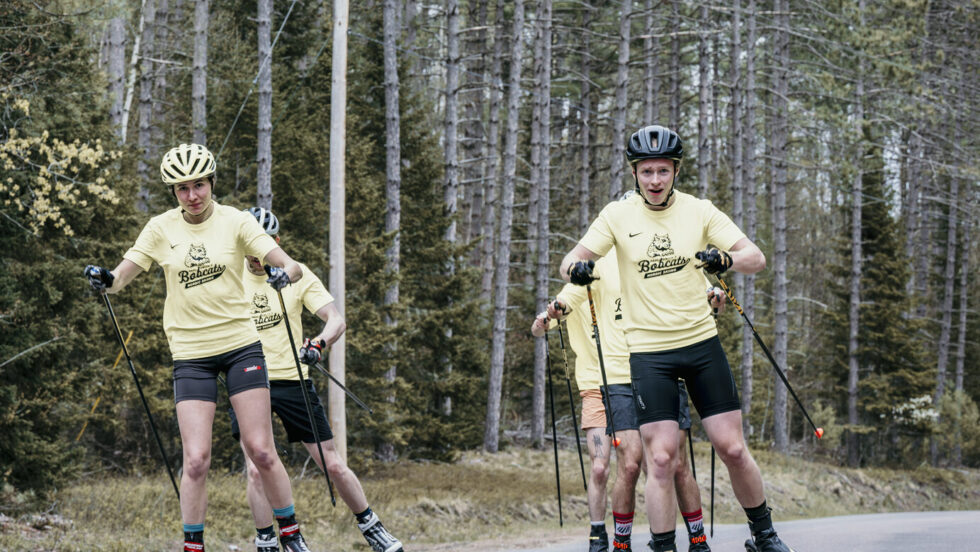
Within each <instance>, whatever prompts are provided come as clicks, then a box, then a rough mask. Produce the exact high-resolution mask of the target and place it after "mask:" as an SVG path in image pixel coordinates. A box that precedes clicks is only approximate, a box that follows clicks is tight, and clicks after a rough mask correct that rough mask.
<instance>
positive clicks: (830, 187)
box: [0, 0, 980, 502]
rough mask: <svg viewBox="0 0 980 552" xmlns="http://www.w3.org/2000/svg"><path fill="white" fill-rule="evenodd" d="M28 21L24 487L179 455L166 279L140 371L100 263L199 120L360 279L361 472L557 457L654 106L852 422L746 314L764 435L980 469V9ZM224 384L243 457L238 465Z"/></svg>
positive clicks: (142, 3)
mask: <svg viewBox="0 0 980 552" xmlns="http://www.w3.org/2000/svg"><path fill="white" fill-rule="evenodd" d="M341 7H343V10H341V9H340V8H341ZM347 10H349V11H347ZM338 14H342V16H343V19H342V20H338ZM0 28H2V29H3V30H2V33H0V43H2V46H0V201H2V204H0V234H2V240H3V244H4V245H3V247H2V248H0V249H2V251H0V289H2V294H0V329H2V332H0V376H2V377H0V434H2V435H3V438H2V439H0V477H2V482H3V487H2V488H0V497H3V500H4V501H7V502H9V501H10V500H13V499H11V498H10V497H11V496H18V495H20V496H23V495H24V493H32V494H33V495H34V496H37V497H43V496H45V493H48V492H51V491H53V490H55V489H58V488H59V487H61V486H63V485H65V484H66V483H67V482H69V481H72V480H75V479H76V478H78V477H80V476H82V475H83V474H93V473H118V474H134V473H146V472H153V473H157V472H158V471H159V470H161V462H160V452H159V447H158V445H157V438H159V441H160V444H162V446H163V449H164V450H166V451H167V454H168V456H169V458H168V459H169V461H170V463H171V464H172V465H173V466H175V467H176V468H178V469H179V467H180V466H179V464H180V460H181V454H180V450H181V449H180V447H181V439H180V434H179V432H178V428H177V422H176V417H175V414H174V396H173V380H172V371H173V362H172V359H171V355H170V351H169V349H168V344H167V339H166V337H165V335H164V332H163V326H162V325H161V313H162V312H163V302H164V295H165V289H166V286H165V283H164V280H163V277H162V276H163V273H162V271H161V270H160V268H159V267H158V266H156V265H154V267H153V269H152V270H150V271H148V272H147V273H146V274H144V275H143V276H142V277H141V278H139V279H137V280H135V281H134V283H133V284H132V285H131V286H129V288H127V290H126V291H125V292H123V293H120V294H118V295H113V301H114V303H113V308H114V313H115V317H116V319H117V320H118V324H119V327H120V330H121V333H122V335H123V336H126V337H127V338H128V341H127V347H128V351H129V353H130V355H131V358H132V366H133V367H134V368H135V372H136V375H138V380H134V378H133V374H131V373H130V365H129V363H128V361H127V359H126V357H125V355H123V354H122V351H121V349H120V345H119V341H118V340H117V339H116V337H115V333H114V332H115V329H114V327H113V320H112V319H111V318H110V317H109V316H108V313H107V310H106V308H105V304H104V303H103V302H102V300H101V299H100V298H99V296H98V295H97V294H95V293H93V291H92V289H91V288H90V287H89V285H88V282H87V281H86V279H85V277H84V276H83V268H84V267H85V266H86V265H88V264H101V265H104V266H107V267H110V268H111V267H112V266H115V264H114V263H116V262H118V260H119V259H121V258H122V255H123V253H124V252H125V251H126V250H127V249H128V248H129V247H130V246H131V245H132V244H133V242H134V240H135V239H136V237H137V235H138V234H139V233H140V230H141V229H142V228H143V226H144V225H145V224H146V222H147V221H148V220H149V219H150V217H152V216H154V215H157V214H159V213H162V212H164V211H166V210H168V209H172V208H173V207H175V201H174V198H173V196H172V195H171V193H170V191H169V189H168V188H167V186H165V185H164V184H163V183H162V182H161V179H160V172H159V166H160V159H161V156H162V155H163V154H164V153H165V152H166V151H167V150H168V149H169V148H171V147H173V146H176V145H178V144H181V143H198V144H204V145H206V146H207V147H208V148H209V149H210V150H211V151H212V152H213V153H214V156H215V157H216V162H217V172H216V181H215V185H214V194H215V198H216V199H217V201H219V202H220V203H221V204H225V205H231V206H234V207H237V208H239V209H243V208H248V207H251V206H253V205H255V206H260V207H265V208H267V209H271V210H272V211H274V212H275V213H276V215H277V216H278V217H279V220H280V222H281V224H282V230H281V237H282V242H281V245H282V247H283V248H284V249H285V250H286V251H288V252H289V254H290V255H291V256H292V257H293V258H294V259H297V260H298V261H301V262H303V263H305V264H306V265H307V266H308V267H310V270H312V271H313V272H315V274H316V276H318V277H319V278H320V279H321V280H322V281H323V282H324V284H325V285H326V286H327V288H328V289H329V290H330V292H331V293H332V294H333V295H334V296H335V297H336V298H337V304H338V306H339V307H340V309H341V311H342V312H343V314H344V317H345V319H346V322H347V331H346V333H345V334H344V337H343V338H342V339H341V340H340V341H338V342H337V343H336V344H335V345H334V347H333V348H332V350H331V352H330V354H329V365H330V366H329V367H330V371H331V372H332V373H334V374H335V375H338V377H343V378H344V379H343V381H344V383H345V385H346V386H347V387H348V388H350V389H351V390H352V391H354V392H355V393H356V394H357V395H358V396H360V397H361V398H363V399H364V400H365V401H366V402H367V403H369V405H370V406H371V408H372V409H373V413H368V412H367V411H366V410H364V409H361V408H358V407H357V406H356V405H355V404H354V403H353V402H351V401H350V400H349V399H347V400H346V402H345V398H344V394H343V392H342V391H340V390H339V389H337V388H335V387H333V386H332V385H331V386H330V387H329V398H328V399H327V401H328V402H329V405H330V412H329V416H330V421H331V426H333V427H334V429H335V432H337V433H338V434H339V435H342V436H343V438H342V439H341V440H340V442H339V443H338V446H339V447H340V448H341V449H342V450H343V451H344V452H343V453H344V454H345V455H346V457H347V458H348V459H349V462H350V464H351V465H352V466H353V467H355V468H357V467H358V466H364V465H366V464H385V463H392V462H402V461H431V462H453V461H454V460H456V459H457V458H458V457H459V455H460V454H461V453H463V452H465V451H471V450H483V451H485V452H487V453H497V451H501V450H504V449H507V448H514V447H530V448H544V447H548V448H550V447H551V443H550V442H549V441H550V440H551V439H552V437H551V428H550V425H551V421H550V420H551V416H550V414H546V405H547V402H546V398H547V394H546V383H547V380H548V377H547V374H548V372H547V363H548V361H549V359H550V360H551V362H552V369H553V371H554V372H555V376H554V378H553V381H554V383H555V385H556V386H557V388H556V391H557V393H559V394H560V395H559V396H560V397H562V398H564V396H565V392H564V390H563V387H564V386H565V383H564V381H563V380H564V376H563V375H562V374H563V372H564V370H563V367H562V361H561V359H562V353H563V351H562V347H563V344H560V343H559V342H558V339H556V338H553V337H551V336H549V339H548V341H545V340H544V339H543V338H535V337H533V336H532V335H531V333H530V331H529V328H530V326H531V322H532V321H533V319H534V317H535V315H536V314H537V313H540V312H542V311H543V310H545V307H546V303H547V302H548V301H549V300H551V299H552V298H554V296H555V294H556V293H557V292H558V291H559V289H560V288H561V287H562V285H563V284H564V282H562V281H561V280H560V279H559V272H558V267H559V264H560V263H561V260H562V258H563V257H564V256H565V254H566V253H568V252H569V251H570V250H571V249H572V248H573V247H574V246H575V244H576V243H577V242H578V240H579V239H580V238H581V237H582V236H583V235H584V234H585V232H586V230H587V229H588V228H589V225H590V223H591V222H592V221H593V219H595V217H596V215H597V214H598V213H599V211H600V210H601V209H602V207H603V206H605V205H606V204H607V203H609V202H610V201H613V200H616V199H618V198H619V197H620V196H622V195H623V193H624V192H627V191H628V190H631V189H633V186H634V180H633V175H632V173H631V170H630V165H629V164H627V163H626V160H625V158H624V150H625V148H626V142H627V138H628V137H629V136H630V134H631V133H632V132H634V131H635V130H636V129H639V128H641V127H644V126H646V125H651V124H659V125H663V126H666V127H669V128H671V129H674V130H675V131H676V132H677V133H678V134H679V136H680V137H681V138H682V139H683V143H684V150H685V155H684V159H683V162H682V164H681V172H680V174H679V176H678V179H677V181H676V186H677V189H678V190H680V191H683V192H686V193H689V194H692V195H694V196H697V197H702V198H708V199H710V200H711V201H712V202H713V203H714V204H715V206H717V207H718V208H719V209H720V210H721V211H722V212H724V213H726V214H727V215H728V216H730V217H731V219H732V220H733V221H734V222H735V223H736V224H737V225H738V226H739V227H740V228H742V229H743V231H744V232H745V233H746V235H747V236H748V237H749V238H750V239H751V240H752V241H753V242H755V243H756V244H757V245H758V246H759V247H760V248H761V250H762V251H763V252H764V253H765V256H766V261H767V266H766V269H765V270H763V271H762V272H759V273H758V274H754V275H743V274H735V273H729V274H726V275H725V276H724V278H725V279H726V283H727V284H728V285H729V287H730V288H731V292H732V294H733V296H734V297H735V298H736V299H737V300H738V302H739V304H740V305H741V307H742V308H743V309H744V314H745V316H746V317H747V318H748V319H749V320H751V322H752V324H753V325H754V328H755V330H756V331H757V332H758V334H759V336H760V337H761V339H762V341H763V342H764V343H765V344H766V345H767V347H768V349H769V350H770V351H771V354H772V357H773V359H774V360H775V361H776V363H777V364H778V365H779V366H780V367H781V368H782V369H783V370H784V371H785V374H786V377H787V379H788V381H789V382H790V384H791V386H792V391H793V392H795V395H796V396H798V398H799V401H800V402H801V403H802V405H803V406H804V407H805V408H806V411H807V413H808V414H809V416H810V417H811V418H812V419H813V421H814V422H815V423H816V424H817V425H819V426H821V427H822V428H823V429H824V430H825V435H824V437H823V438H822V439H819V440H818V439H816V438H815V436H814V432H813V428H812V427H811V426H810V423H809V421H808V420H807V418H806V417H805V416H804V415H803V413H802V411H801V410H800V408H799V406H798V405H797V403H796V400H795V399H794V396H793V394H792V393H788V389H787V387H786V386H785V385H784V384H783V383H782V381H781V380H780V378H779V377H778V375H777V373H776V372H775V371H774V370H773V367H772V363H771V362H770V360H769V358H768V357H767V356H766V353H765V352H764V351H763V349H762V348H761V347H760V345H759V344H758V343H757V341H756V339H755V336H754V334H753V332H752V329H751V327H750V326H749V325H748V324H746V323H745V322H744V319H743V317H742V316H740V314H739V311H738V310H736V309H735V308H732V306H731V305H729V308H727V309H726V310H725V311H724V312H723V313H722V315H721V316H719V318H718V320H717V323H718V328H719V334H720V335H721V338H722V342H723V344H724V347H725V350H726V351H727V353H728V360H729V363H730V364H731V367H732V371H733V373H734V374H735V378H736V381H737V385H738V390H739V394H740V396H741V400H742V414H743V430H744V433H745V436H746V439H747V440H748V442H749V443H750V445H752V446H753V447H761V448H772V449H774V450H775V451H777V452H779V453H782V454H786V455H797V456H804V455H805V456H812V457H821V458H823V459H825V460H827V461H829V462H832V463H838V464H840V465H842V466H850V467H896V466H910V465H911V466H914V465H920V464H927V465H932V466H938V467H962V466H965V467H973V468H977V467H980V413H978V407H977V404H978V403H980V360H978V359H980V315H978V306H980V295H978V294H977V293H976V292H975V291H973V292H971V291H970V289H971V286H975V285H977V283H976V281H975V280H976V276H977V273H978V269H977V267H978V264H980V246H978V242H976V241H974V240H973V239H972V236H974V235H975V234H976V233H977V231H978V228H977V221H978V216H977V213H978V201H980V193H978V192H980V185H978V183H980V164H978V159H980V141H978V138H977V137H978V136H980V80H978V77H980V49H978V48H977V44H978V38H980V33H978V29H980V4H978V3H977V2H976V1H972V0H890V1H882V2H873V1H869V0H829V1H812V0H794V1H790V0H732V1H730V2H722V3H717V4H711V3H703V2H692V1H690V0H672V1H669V0H657V1H655V0H574V1H572V0H569V1H565V0H508V1H504V0H359V1H356V2H351V3H350V5H349V8H348V6H347V2H346V1H341V0H336V1H327V0H257V1H243V0H33V1H31V0H6V1H4V2H2V3H0ZM712 281H714V280H712ZM305 316H306V318H305V320H306V322H307V323H308V324H310V325H312V324H314V320H315V318H314V317H313V316H312V315H310V314H309V313H307V314H306V315H305ZM202 331H206V330H202ZM568 354H569V355H571V351H568ZM324 360H325V362H324V364H325V365H326V364H327V362H326V359H324ZM569 362H571V359H570V360H569ZM317 377H319V376H317ZM136 381H138V382H139V384H140V387H139V388H137V384H136ZM572 382H573V384H574V379H573V380H572ZM319 385H320V386H321V388H322V389H323V390H324V391H325V392H324V395H323V396H324V397H325V398H326V397H327V395H328V393H327V392H326V390H327V389H328V383H327V381H326V380H325V379H324V380H323V381H322V383H320V384H319ZM220 395H221V397H219V404H218V412H219V414H218V415H217V416H216V420H215V429H214V433H215V436H216V437H215V439H214V445H213V446H214V448H213V452H212V459H211V467H212V471H214V470H220V471H226V472H233V471H236V470H238V471H240V470H241V469H242V467H243V455H242V452H241V449H240V448H239V446H238V444H237V443H236V442H235V441H234V440H232V439H230V438H225V437H224V436H225V434H226V433H227V417H226V416H223V415H222V412H224V411H226V410H227V409H228V399H227V396H225V394H224V392H223V390H222V392H221V393H220ZM576 396H577V393H576ZM144 398H145V402H146V409H148V411H149V412H150V413H151V414H152V416H153V420H154V421H155V426H151V424H150V421H149V419H148V417H147V416H146V409H145V408H144V404H143V400H144ZM559 422H560V423H559V431H560V432H561V433H562V434H563V435H565V436H566V437H564V438H562V439H561V442H562V446H563V447H567V446H569V445H568V443H569V441H568V439H567V436H568V435H571V432H572V425H571V421H570V419H569V417H568V416H567V415H565V416H564V417H563V418H562V419H560V420H559ZM695 428H696V429H695V438H696V439H698V440H703V439H705V436H704V433H703V431H700V430H698V429H697V424H695ZM157 435H158V437H157ZM283 446H285V447H286V448H287V449H288V450H294V451H295V452H294V453H292V454H289V455H286V456H284V462H285V463H286V465H287V468H289V469H290V471H292V469H293V467H295V466H299V465H301V464H302V462H303V460H305V454H300V453H299V451H300V450H301V449H302V447H300V446H298V445H296V446H293V445H285V441H283ZM571 446H572V447H574V441H572V445H571ZM289 447H293V448H289Z"/></svg>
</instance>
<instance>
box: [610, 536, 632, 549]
mask: <svg viewBox="0 0 980 552" xmlns="http://www.w3.org/2000/svg"><path fill="white" fill-rule="evenodd" d="M613 550H614V552H633V548H632V547H631V546H630V539H627V540H624V541H623V540H619V537H614V538H613Z"/></svg>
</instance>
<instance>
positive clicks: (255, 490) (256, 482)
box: [242, 445, 273, 528]
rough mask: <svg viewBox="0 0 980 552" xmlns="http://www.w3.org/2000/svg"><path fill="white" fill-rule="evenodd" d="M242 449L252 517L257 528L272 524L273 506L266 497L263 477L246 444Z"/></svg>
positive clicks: (246, 491) (246, 490)
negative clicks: (246, 448) (250, 456)
mask: <svg viewBox="0 0 980 552" xmlns="http://www.w3.org/2000/svg"><path fill="white" fill-rule="evenodd" d="M242 451H243V452H245V469H246V471H247V473H248V485H247V487H246V489H245V496H246V498H248V507H249V508H251V510H252V519H253V520H255V527H256V528H263V527H268V526H270V525H272V521H273V520H272V506H270V505H269V499H267V498H266V497H265V487H263V486H262V477H261V476H260V475H259V469H258V468H256V467H255V464H254V463H252V459H251V458H249V457H248V452H247V451H245V446H244V445H243V446H242Z"/></svg>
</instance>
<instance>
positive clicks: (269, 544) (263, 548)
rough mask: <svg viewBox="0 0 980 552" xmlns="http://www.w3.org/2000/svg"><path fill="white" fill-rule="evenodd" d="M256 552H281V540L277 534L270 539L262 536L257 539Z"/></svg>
mask: <svg viewBox="0 0 980 552" xmlns="http://www.w3.org/2000/svg"><path fill="white" fill-rule="evenodd" d="M255 552H279V539H277V538H276V535H275V534H272V536H271V537H269V538H264V537H263V536H262V535H258V536H256V537H255Z"/></svg>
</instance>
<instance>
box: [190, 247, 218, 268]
mask: <svg viewBox="0 0 980 552" xmlns="http://www.w3.org/2000/svg"><path fill="white" fill-rule="evenodd" d="M208 264H211V259H208V252H207V250H206V249H204V244H203V243H192V244H191V246H190V248H189V249H188V250H187V256H186V257H184V266H186V267H187V268H195V267H198V266H203V265H208Z"/></svg>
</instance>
